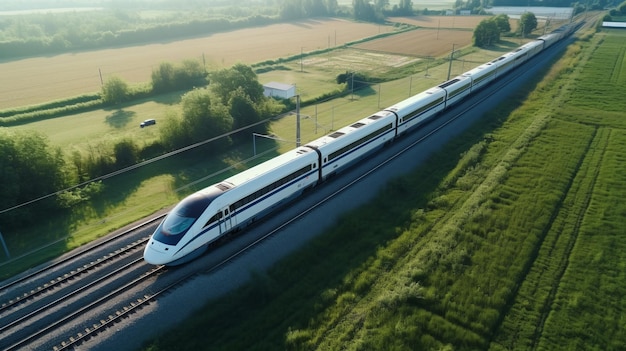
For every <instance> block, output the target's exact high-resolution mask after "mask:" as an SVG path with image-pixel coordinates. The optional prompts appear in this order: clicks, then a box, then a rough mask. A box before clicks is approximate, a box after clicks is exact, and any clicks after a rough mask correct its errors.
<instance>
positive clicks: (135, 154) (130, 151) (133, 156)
mask: <svg viewBox="0 0 626 351" xmlns="http://www.w3.org/2000/svg"><path fill="white" fill-rule="evenodd" d="M113 153H114V154H115V164H116V166H117V167H118V168H120V169H121V168H124V167H128V166H132V165H134V164H135V163H137V161H138V160H139V147H137V144H135V142H134V141H132V140H130V139H125V140H122V141H120V142H118V143H116V144H115V146H113Z"/></svg>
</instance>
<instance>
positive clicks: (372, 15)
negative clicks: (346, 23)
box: [352, 0, 379, 22]
mask: <svg viewBox="0 0 626 351" xmlns="http://www.w3.org/2000/svg"><path fill="white" fill-rule="evenodd" d="M352 5H353V8H354V19H356V20H359V21H368V22H377V21H379V17H378V16H377V15H376V9H375V8H374V6H372V4H370V2H369V1H367V0H354V1H353V3H352Z"/></svg>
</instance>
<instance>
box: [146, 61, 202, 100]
mask: <svg viewBox="0 0 626 351" xmlns="http://www.w3.org/2000/svg"><path fill="white" fill-rule="evenodd" d="M206 83H207V81H206V72H205V69H204V66H203V65H202V64H200V61H198V60H184V61H183V62H182V64H181V65H180V66H175V65H173V64H172V63H170V62H163V63H161V64H160V65H159V67H158V68H157V69H155V70H153V71H152V91H154V92H156V93H165V92H170V91H177V90H183V89H190V88H193V87H199V86H204V85H206Z"/></svg>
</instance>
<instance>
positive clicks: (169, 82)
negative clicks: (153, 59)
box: [152, 62, 176, 93]
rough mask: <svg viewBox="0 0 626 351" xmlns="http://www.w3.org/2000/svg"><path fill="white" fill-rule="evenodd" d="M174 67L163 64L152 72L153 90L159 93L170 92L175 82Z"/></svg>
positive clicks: (169, 64)
mask: <svg viewBox="0 0 626 351" xmlns="http://www.w3.org/2000/svg"><path fill="white" fill-rule="evenodd" d="M175 77H176V74H175V70H174V65H173V64H172V63H170V62H162V63H161V64H160V65H159V68H157V69H154V70H152V90H153V91H154V92H157V93H164V92H167V91H170V90H171V89H172V86H173V85H174V81H175Z"/></svg>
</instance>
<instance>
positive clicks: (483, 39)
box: [474, 18, 500, 47]
mask: <svg viewBox="0 0 626 351" xmlns="http://www.w3.org/2000/svg"><path fill="white" fill-rule="evenodd" d="M499 40H500V28H499V27H498V25H497V24H496V21H495V20H494V19H493V18H489V19H484V20H482V21H480V23H479V24H478V26H476V29H475V30H474V46H479V47H486V46H490V45H493V44H494V43H497V42H498V41H499Z"/></svg>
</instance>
